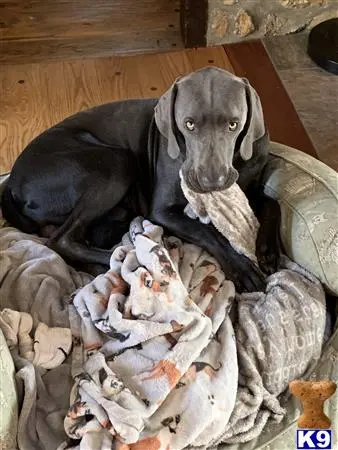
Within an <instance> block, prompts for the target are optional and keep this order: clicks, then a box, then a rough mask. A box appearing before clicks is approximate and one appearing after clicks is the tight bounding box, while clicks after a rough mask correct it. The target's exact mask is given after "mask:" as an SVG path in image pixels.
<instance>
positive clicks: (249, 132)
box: [238, 78, 265, 161]
mask: <svg viewBox="0 0 338 450" xmlns="http://www.w3.org/2000/svg"><path fill="white" fill-rule="evenodd" d="M242 80H243V82H244V84H245V94H246V102H247V106H248V112H247V116H246V122H245V125H244V128H243V130H242V131H241V133H240V136H239V137H238V138H239V139H240V144H239V151H240V155H241V157H242V159H244V160H245V161H247V160H248V159H250V158H251V157H252V148H253V143H254V141H256V140H257V139H259V138H260V137H262V136H263V135H264V134H265V124H264V117H263V109H262V105H261V101H260V99H259V97H258V95H257V92H256V91H255V89H254V88H253V87H252V86H251V85H250V83H249V81H248V80H247V79H246V78H242Z"/></svg>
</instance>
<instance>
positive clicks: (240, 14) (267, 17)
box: [197, 0, 338, 45]
mask: <svg viewBox="0 0 338 450" xmlns="http://www.w3.org/2000/svg"><path fill="white" fill-rule="evenodd" d="M197 1H198V0H197ZM332 17H338V0H209V20H208V31H207V44H208V45H215V44H216V45H217V44H226V43H229V42H238V41H242V40H249V39H257V38H262V37H263V36H273V35H282V34H289V33H297V32H301V31H304V30H307V29H310V28H312V27H313V26H314V25H316V24H317V23H319V22H322V21H323V20H326V19H329V18H332Z"/></svg>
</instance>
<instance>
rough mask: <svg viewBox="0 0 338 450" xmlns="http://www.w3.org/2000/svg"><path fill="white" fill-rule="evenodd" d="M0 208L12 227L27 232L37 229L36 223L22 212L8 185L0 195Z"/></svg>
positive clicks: (32, 232) (31, 232)
mask: <svg viewBox="0 0 338 450" xmlns="http://www.w3.org/2000/svg"><path fill="white" fill-rule="evenodd" d="M1 209H2V215H3V217H4V218H5V219H6V220H7V222H9V224H10V225H12V226H13V227H15V228H18V229H19V230H21V231H23V232H24V233H29V234H34V233H37V232H38V231H39V226H38V224H37V223H36V222H34V221H33V220H31V219H29V218H28V217H26V216H25V215H24V214H22V212H21V211H20V207H19V205H18V204H17V203H16V202H15V200H14V198H13V195H12V193H11V191H10V189H9V187H8V186H5V188H4V190H3V192H2V195H1Z"/></svg>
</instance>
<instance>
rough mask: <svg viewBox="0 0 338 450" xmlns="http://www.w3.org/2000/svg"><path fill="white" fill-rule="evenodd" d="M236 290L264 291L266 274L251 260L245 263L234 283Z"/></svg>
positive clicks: (240, 291)
mask: <svg viewBox="0 0 338 450" xmlns="http://www.w3.org/2000/svg"><path fill="white" fill-rule="evenodd" d="M235 286H236V290H237V291H238V292H239V293H243V292H265V287H266V276H265V275H264V273H263V272H262V271H261V270H260V268H259V267H258V266H257V265H256V264H255V263H254V262H252V261H251V260H248V262H246V263H245V265H244V267H243V269H242V274H241V276H240V277H238V278H237V283H235Z"/></svg>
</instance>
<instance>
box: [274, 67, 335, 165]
mask: <svg viewBox="0 0 338 450" xmlns="http://www.w3.org/2000/svg"><path fill="white" fill-rule="evenodd" d="M279 76H280V78H281V80H282V82H283V84H284V86H285V88H286V90H287V92H288V94H289V96H290V97H291V99H292V101H293V103H294V105H295V108H296V110H297V113H298V115H299V117H300V119H301V120H302V122H303V124H304V126H305V128H306V131H307V133H308V135H309V137H310V138H311V140H312V142H313V144H314V146H315V147H316V150H317V153H318V156H319V158H320V159H321V160H322V161H323V162H325V163H326V164H328V165H330V166H331V167H333V168H334V169H335V170H338V107H337V105H338V77H337V76H336V75H331V74H329V73H327V72H325V71H323V70H321V69H319V68H315V69H310V70H302V69H296V68H291V69H284V70H280V71H279Z"/></svg>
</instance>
